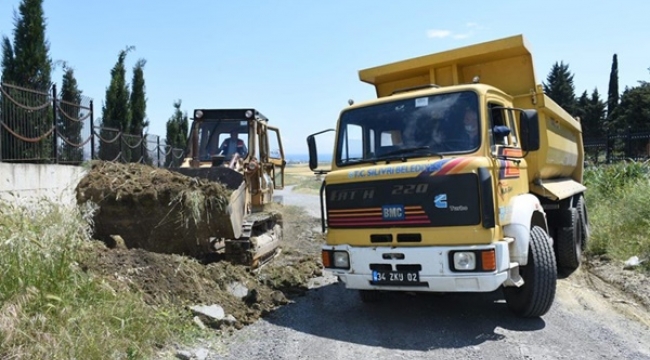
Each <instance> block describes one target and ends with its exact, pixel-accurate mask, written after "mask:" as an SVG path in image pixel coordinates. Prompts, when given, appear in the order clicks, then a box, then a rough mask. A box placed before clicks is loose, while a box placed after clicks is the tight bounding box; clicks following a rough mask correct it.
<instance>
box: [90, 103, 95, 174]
mask: <svg viewBox="0 0 650 360" xmlns="http://www.w3.org/2000/svg"><path fill="white" fill-rule="evenodd" d="M94 159H95V111H94V109H93V101H92V100H90V160H91V161H92V160H94Z"/></svg>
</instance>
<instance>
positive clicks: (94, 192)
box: [76, 161, 232, 256]
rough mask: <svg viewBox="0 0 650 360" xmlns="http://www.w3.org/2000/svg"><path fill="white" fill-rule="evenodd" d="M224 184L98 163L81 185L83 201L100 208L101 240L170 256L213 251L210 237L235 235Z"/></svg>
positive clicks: (152, 169)
mask: <svg viewBox="0 0 650 360" xmlns="http://www.w3.org/2000/svg"><path fill="white" fill-rule="evenodd" d="M230 194H231V191H230V190H228V189H227V188H225V187H224V186H223V185H222V184H219V183H216V182H209V181H207V180H203V179H197V178H192V177H188V176H185V175H182V174H179V173H176V172H172V171H169V170H167V169H161V168H155V167H152V166H148V165H143V164H136V163H129V164H120V163H115V162H104V161H94V162H93V163H92V164H91V169H90V171H88V173H87V174H86V175H85V176H84V178H83V179H82V180H81V181H80V182H79V184H78V185H77V188H76V196H77V203H79V204H82V203H85V202H87V201H91V202H93V203H95V204H97V205H98V206H99V210H98V211H97V212H96V214H95V216H94V219H93V220H94V230H95V238H97V239H99V240H102V241H104V242H106V243H109V244H110V243H111V242H112V241H113V239H114V238H113V237H112V235H119V236H120V237H121V238H122V239H123V240H124V243H125V245H126V246H127V247H128V248H142V249H146V250H149V251H153V252H158V253H166V254H185V255H190V256H198V255H200V254H204V253H207V252H208V250H209V248H210V237H211V236H212V237H228V235H230V234H231V233H232V227H231V225H230V224H231V222H230V217H229V215H228V213H227V205H228V201H229V197H230Z"/></svg>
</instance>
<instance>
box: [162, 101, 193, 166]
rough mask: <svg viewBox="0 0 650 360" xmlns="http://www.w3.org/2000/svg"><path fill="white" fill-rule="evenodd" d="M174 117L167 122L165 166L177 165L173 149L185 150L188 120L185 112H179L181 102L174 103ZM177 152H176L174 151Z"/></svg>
mask: <svg viewBox="0 0 650 360" xmlns="http://www.w3.org/2000/svg"><path fill="white" fill-rule="evenodd" d="M174 109H175V110H174V115H172V117H170V118H169V120H167V134H166V140H165V141H166V144H167V146H166V147H165V151H166V153H168V154H167V156H166V159H165V166H166V167H169V166H172V165H178V163H177V162H178V159H177V158H176V157H175V156H174V155H175V154H174V153H175V151H173V149H182V150H185V148H186V147H187V136H188V133H187V132H188V127H189V120H188V117H187V112H183V111H181V100H178V101H176V102H174ZM176 151H178V150H176Z"/></svg>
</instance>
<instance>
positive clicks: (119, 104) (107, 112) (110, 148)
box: [99, 47, 133, 160]
mask: <svg viewBox="0 0 650 360" xmlns="http://www.w3.org/2000/svg"><path fill="white" fill-rule="evenodd" d="M131 50H133V47H127V48H126V49H125V50H122V51H120V53H119V55H118V57H117V62H116V63H115V65H114V66H113V68H112V69H111V82H110V85H109V86H108V88H107V89H106V99H105V102H104V105H103V106H102V127H103V128H111V129H115V130H109V129H102V131H101V135H102V138H103V139H104V140H109V141H111V140H113V139H114V138H115V137H116V136H117V131H124V132H128V131H129V129H130V125H131V111H130V109H129V97H130V92H129V87H128V85H127V84H126V67H125V65H124V61H125V60H126V55H127V54H128V53H129V52H130V51H131ZM121 142H122V140H121V139H117V141H115V142H111V143H108V142H104V141H100V143H99V158H100V159H102V160H119V158H118V157H119V156H120V152H121V158H122V159H124V160H128V159H129V154H130V151H128V147H126V146H122V144H121Z"/></svg>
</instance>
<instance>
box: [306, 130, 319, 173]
mask: <svg viewBox="0 0 650 360" xmlns="http://www.w3.org/2000/svg"><path fill="white" fill-rule="evenodd" d="M307 148H309V170H312V171H313V170H314V169H316V168H317V167H318V151H317V149H316V139H315V138H314V135H309V136H307Z"/></svg>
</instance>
